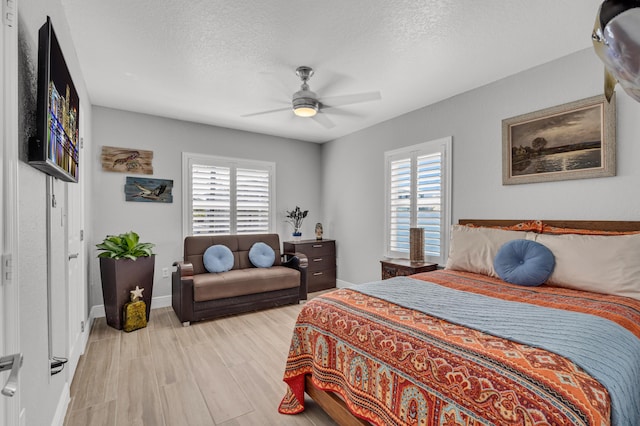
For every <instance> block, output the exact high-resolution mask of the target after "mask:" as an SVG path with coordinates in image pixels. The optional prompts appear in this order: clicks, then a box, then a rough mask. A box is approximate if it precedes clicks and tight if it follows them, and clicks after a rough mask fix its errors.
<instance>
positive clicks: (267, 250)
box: [249, 242, 276, 268]
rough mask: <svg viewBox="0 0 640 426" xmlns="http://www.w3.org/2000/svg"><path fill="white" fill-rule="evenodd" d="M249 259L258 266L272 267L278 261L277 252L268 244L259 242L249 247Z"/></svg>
mask: <svg viewBox="0 0 640 426" xmlns="http://www.w3.org/2000/svg"><path fill="white" fill-rule="evenodd" d="M249 260H250V261H251V263H252V264H253V266H255V267H256V268H270V267H272V266H273V263H274V262H275V261H276V252H275V251H273V249H272V248H271V247H270V246H269V245H268V244H266V243H263V242H257V243H255V244H254V245H252V246H251V248H250V249H249Z"/></svg>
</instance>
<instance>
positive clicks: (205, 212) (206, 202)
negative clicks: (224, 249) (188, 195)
mask: <svg viewBox="0 0 640 426" xmlns="http://www.w3.org/2000/svg"><path fill="white" fill-rule="evenodd" d="M191 181H192V184H191V187H192V203H193V207H192V211H193V213H192V235H211V234H230V233H231V169H230V168H229V167H217V166H207V165H202V164H194V165H193V166H192V178H191Z"/></svg>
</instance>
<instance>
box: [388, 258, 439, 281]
mask: <svg viewBox="0 0 640 426" xmlns="http://www.w3.org/2000/svg"><path fill="white" fill-rule="evenodd" d="M380 263H381V264H382V279H383V280H386V279H387V278H393V277H401V276H406V275H413V274H418V273H420V272H430V271H435V270H436V268H437V267H438V264H437V263H428V262H410V261H409V260H408V259H387V260H381V261H380Z"/></svg>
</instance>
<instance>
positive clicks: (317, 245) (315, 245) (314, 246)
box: [312, 244, 323, 248]
mask: <svg viewBox="0 0 640 426" xmlns="http://www.w3.org/2000/svg"><path fill="white" fill-rule="evenodd" d="M322 246H323V244H314V245H313V246H312V247H313V248H320V247H322Z"/></svg>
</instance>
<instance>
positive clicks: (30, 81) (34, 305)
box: [17, 0, 91, 425]
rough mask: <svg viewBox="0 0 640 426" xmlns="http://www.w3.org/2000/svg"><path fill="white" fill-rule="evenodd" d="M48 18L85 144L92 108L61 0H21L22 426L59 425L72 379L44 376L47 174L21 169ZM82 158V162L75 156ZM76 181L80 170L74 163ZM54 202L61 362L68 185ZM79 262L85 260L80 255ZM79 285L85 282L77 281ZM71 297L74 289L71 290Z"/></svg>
mask: <svg viewBox="0 0 640 426" xmlns="http://www.w3.org/2000/svg"><path fill="white" fill-rule="evenodd" d="M47 15H49V16H50V17H51V19H52V22H53V26H54V28H55V31H56V35H57V37H58V41H59V43H60V45H61V48H62V51H63V53H64V56H65V59H66V62H67V66H68V67H69V70H70V73H71V76H72V78H73V81H74V84H75V86H76V89H77V91H78V94H79V96H80V105H81V114H84V117H81V119H82V122H83V123H84V127H81V128H80V131H81V136H85V143H88V142H90V141H89V137H88V136H89V135H90V126H91V109H90V108H88V106H89V105H90V100H89V96H88V94H87V91H86V88H85V85H84V80H83V77H82V73H81V72H80V67H79V65H78V61H77V58H76V53H75V50H74V46H73V43H72V42H71V37H70V34H69V27H68V24H67V21H66V17H65V14H64V10H63V7H62V4H61V2H60V0H22V1H20V2H18V43H19V47H18V56H19V64H18V73H19V80H20V81H19V88H18V97H19V120H20V122H19V124H18V126H19V127H18V128H19V138H20V140H19V144H20V147H19V156H20V160H21V162H20V164H19V165H18V185H19V186H18V210H19V221H18V226H19V230H18V233H19V238H18V261H17V270H18V276H19V288H20V291H19V296H20V345H21V350H22V353H23V354H24V364H23V366H22V369H21V370H20V400H21V404H20V405H21V407H22V409H23V410H24V414H23V416H24V418H23V419H21V421H23V422H25V423H24V424H28V425H47V424H52V422H54V421H59V422H61V421H62V417H61V416H64V409H65V408H66V406H65V404H66V402H67V401H68V387H69V385H70V383H71V380H72V376H71V375H70V371H69V368H68V367H67V368H66V369H65V371H64V372H63V373H60V374H58V375H55V376H50V368H49V351H48V316H47V268H46V265H47V245H46V235H47V228H46V214H47V205H48V204H47V200H46V177H45V176H46V175H45V174H44V173H42V172H40V171H38V170H36V169H34V168H33V167H31V166H29V165H28V164H26V160H27V140H28V138H29V137H30V136H33V135H34V134H35V131H36V121H35V111H36V100H35V95H36V87H37V62H38V30H39V28H40V27H41V26H42V25H43V24H44V23H45V22H46V18H47ZM81 158H82V157H81ZM80 167H81V170H80V173H81V177H83V176H82V175H83V174H84V170H86V169H84V167H83V164H82V163H81V165H80ZM53 185H54V191H55V194H56V198H57V200H58V205H57V207H56V208H53V209H52V210H51V213H52V223H53V225H52V232H51V236H52V247H53V248H54V250H52V253H51V255H52V259H53V263H52V268H51V271H50V274H51V277H52V284H53V292H52V301H53V305H54V306H53V309H52V316H53V319H54V320H53V321H52V324H51V327H52V336H53V339H52V345H53V355H54V356H61V357H68V356H69V354H68V348H69V345H70V344H71V343H72V342H70V341H69V335H68V334H69V333H68V319H67V312H68V310H69V306H68V294H67V291H68V289H67V282H66V266H67V258H66V243H67V239H68V235H67V228H66V224H65V202H64V201H65V190H66V186H67V185H71V184H69V183H65V182H62V181H59V180H55V181H54V184H53ZM81 258H84V256H83V255H81ZM80 284H81V285H84V283H80ZM70 291H73V289H71V290H70Z"/></svg>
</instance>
